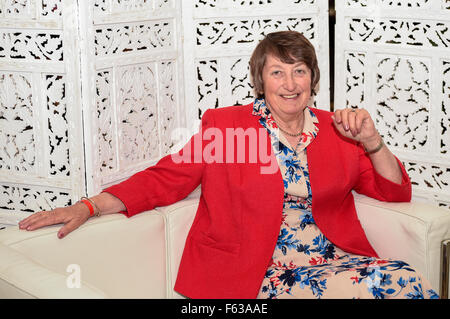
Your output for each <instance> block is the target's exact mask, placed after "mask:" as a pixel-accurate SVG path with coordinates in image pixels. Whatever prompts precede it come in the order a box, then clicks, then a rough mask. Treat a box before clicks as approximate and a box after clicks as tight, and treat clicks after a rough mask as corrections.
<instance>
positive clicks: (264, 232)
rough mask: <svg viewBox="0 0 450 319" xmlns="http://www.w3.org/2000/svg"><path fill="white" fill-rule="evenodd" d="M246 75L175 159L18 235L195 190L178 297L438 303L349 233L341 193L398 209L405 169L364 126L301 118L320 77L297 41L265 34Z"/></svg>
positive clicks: (358, 232)
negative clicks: (246, 90)
mask: <svg viewBox="0 0 450 319" xmlns="http://www.w3.org/2000/svg"><path fill="white" fill-rule="evenodd" d="M250 71H251V76H252V80H253V83H254V87H255V93H256V94H257V99H256V100H255V101H254V103H252V104H250V105H245V106H233V107H225V108H220V109H215V110H208V111H207V112H205V114H204V116H203V118H202V127H201V130H200V131H199V132H198V133H197V134H196V135H194V136H193V137H192V139H191V141H190V142H189V143H188V144H187V145H186V146H185V147H184V148H183V149H182V150H181V151H180V152H179V153H177V154H172V155H169V156H166V157H164V158H162V159H161V160H160V161H159V162H158V163H157V164H156V165H155V166H152V167H149V168H148V169H146V170H144V171H141V172H139V173H137V174H135V175H133V176H132V177H130V178H129V179H128V180H126V181H124V182H122V183H120V184H117V185H115V186H112V187H110V188H108V189H106V190H104V191H103V192H102V193H101V194H99V195H97V196H94V197H92V198H85V199H83V200H82V201H80V202H78V203H76V204H75V205H73V206H70V207H65V208H57V209H54V210H52V211H51V212H39V213H36V214H33V215H31V216H30V217H28V218H26V219H24V220H23V221H21V222H20V223H19V226H20V228H22V229H26V230H33V229H36V228H39V227H42V226H45V225H49V224H55V223H64V226H63V227H62V228H61V229H60V231H59V232H58V237H60V238H62V237H64V236H66V235H67V234H68V233H69V232H71V231H73V230H74V229H76V228H77V227H78V226H79V225H81V224H82V223H84V222H85V221H86V220H87V219H88V218H89V217H90V215H94V214H95V215H104V214H109V213H116V212H122V213H124V214H126V215H127V216H133V215H135V214H137V213H139V212H142V211H144V210H150V209H153V208H154V207H156V206H165V205H169V204H172V203H174V202H176V201H178V200H181V199H183V198H185V197H186V196H187V195H188V194H189V193H190V192H192V191H193V190H194V189H195V188H196V187H197V186H198V185H200V184H201V197H200V201H199V207H198V210H197V214H196V217H195V219H194V222H193V224H192V227H191V230H190V232H189V235H188V237H187V240H186V245H185V248H184V252H183V256H182V260H181V263H180V268H179V272H178V277H177V281H176V284H175V290H176V291H178V292H179V293H181V294H183V295H185V296H187V297H191V298H256V297H258V298H326V297H328V298H385V297H386V298H394V297H396V298H417V297H420V298H422V297H424V298H434V297H437V295H436V293H435V292H434V291H433V290H432V289H431V288H430V284H429V283H428V281H427V280H426V279H424V278H423V277H422V276H421V275H420V274H418V273H417V272H416V271H415V270H414V269H413V268H411V267H410V266H409V265H407V264H406V263H404V262H401V261H393V260H385V259H379V258H378V256H377V253H376V252H375V251H374V249H373V248H372V247H371V245H370V243H369V242H368V240H367V238H366V236H365V234H364V231H363V229H362V227H361V225H360V223H359V221H358V217H357V214H356V211H355V206H354V200H353V196H352V190H355V191H356V192H359V193H362V194H366V195H368V196H371V197H374V198H377V199H379V200H385V201H409V200H410V198H411V183H410V181H409V178H408V176H407V174H406V172H405V169H404V168H403V166H402V164H401V162H400V161H398V159H397V158H396V157H395V156H394V155H393V154H392V153H391V152H390V151H389V149H388V148H387V147H386V145H385V144H384V143H383V141H382V139H381V136H380V135H379V134H378V132H377V130H376V129H375V126H374V123H373V121H372V119H371V117H370V115H369V113H368V112H367V111H366V110H363V109H358V110H352V109H344V110H338V111H336V112H334V114H333V113H331V112H326V111H321V110H318V109H313V108H310V107H308V103H309V101H310V97H311V94H312V93H313V92H314V89H315V87H316V86H317V83H318V82H319V77H320V72H319V69H318V67H317V60H316V55H315V51H314V48H313V46H312V45H311V43H310V42H309V41H308V40H307V39H306V38H305V37H304V36H302V35H301V34H300V33H298V32H294V31H284V32H276V33H272V34H269V35H267V36H266V37H265V38H264V39H263V40H262V41H261V42H260V43H259V44H258V46H257V47H256V49H255V51H254V53H253V55H252V57H251V60H250ZM242 145H244V146H245V147H244V148H243V149H242V147H241V146H242ZM240 152H241V153H240ZM242 152H243V153H242ZM268 159H269V160H270V163H269V161H268ZM271 163H272V164H273V163H275V165H271ZM273 166H274V167H275V169H271V167H272V168H273ZM115 235H116V234H111V236H115ZM121 235H122V236H123V235H126V234H121Z"/></svg>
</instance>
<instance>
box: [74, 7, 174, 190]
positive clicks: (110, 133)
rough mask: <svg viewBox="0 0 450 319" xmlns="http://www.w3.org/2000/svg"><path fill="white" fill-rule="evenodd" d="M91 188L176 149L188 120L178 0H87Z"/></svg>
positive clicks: (84, 14) (85, 70)
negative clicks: (174, 136) (176, 136)
mask: <svg viewBox="0 0 450 319" xmlns="http://www.w3.org/2000/svg"><path fill="white" fill-rule="evenodd" d="M80 14H81V16H82V17H86V19H85V21H84V23H82V25H81V28H82V31H81V32H82V34H84V35H85V37H86V39H87V40H86V43H85V46H84V47H83V52H82V59H84V62H85V63H83V65H84V66H85V68H83V70H82V71H83V73H84V77H83V87H85V88H86V93H84V94H85V95H84V98H85V108H86V115H85V121H86V123H89V124H88V126H87V127H86V130H87V131H86V136H87V138H86V141H85V143H86V148H87V149H88V150H90V152H87V155H86V156H87V161H86V170H87V175H88V176H90V177H91V178H89V179H88V180H87V182H88V183H87V188H88V193H90V194H95V193H98V192H99V191H101V189H103V188H105V187H106V186H109V185H111V184H115V183H117V182H119V181H121V180H122V179H125V178H127V177H129V176H130V175H131V174H133V173H134V172H137V171H139V170H142V169H144V168H145V167H147V166H150V165H152V164H154V163H155V162H156V161H157V160H158V159H159V158H161V157H162V156H163V155H166V154H168V153H169V152H170V151H171V147H172V141H171V129H172V128H174V127H179V126H181V121H182V120H183V119H182V116H181V115H180V114H181V113H180V112H181V109H180V106H181V105H182V104H181V102H182V99H181V98H180V96H182V95H181V93H182V83H180V80H179V78H180V77H179V76H178V74H181V73H182V67H183V64H182V54H181V44H182V43H181V40H182V38H181V20H180V18H181V6H180V1H175V0H157V1H150V0H129V1H124V0H112V1H106V0H103V1H102V0H95V1H92V2H91V1H86V2H83V3H80Z"/></svg>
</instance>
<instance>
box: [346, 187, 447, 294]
mask: <svg viewBox="0 0 450 319" xmlns="http://www.w3.org/2000/svg"><path fill="white" fill-rule="evenodd" d="M354 195H355V205H356V210H357V213H358V217H359V219H360V222H361V225H362V227H363V228H364V230H365V232H366V235H367V238H368V240H369V242H370V243H371V244H372V246H373V248H374V249H375V251H376V252H377V253H378V255H379V256H380V257H381V258H392V259H396V260H403V261H405V262H407V263H409V264H410V265H411V266H413V267H415V268H416V269H417V270H418V271H419V272H421V273H422V274H423V275H424V276H425V277H426V278H427V279H428V280H429V281H430V283H431V285H432V287H433V289H435V290H436V291H440V290H441V289H440V277H441V244H442V242H443V241H444V240H445V239H448V238H450V213H449V212H447V211H446V210H444V209H442V208H438V207H435V206H431V205H429V204H425V203H418V202H411V203H386V202H381V201H378V200H375V199H372V198H369V197H366V196H363V195H360V194H356V193H355V194H354ZM447 285H448V283H447Z"/></svg>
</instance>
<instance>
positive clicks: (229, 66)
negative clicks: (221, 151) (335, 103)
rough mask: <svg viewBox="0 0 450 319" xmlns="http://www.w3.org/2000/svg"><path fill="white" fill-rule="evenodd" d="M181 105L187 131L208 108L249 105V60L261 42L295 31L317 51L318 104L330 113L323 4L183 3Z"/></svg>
mask: <svg viewBox="0 0 450 319" xmlns="http://www.w3.org/2000/svg"><path fill="white" fill-rule="evenodd" d="M182 12H183V25H184V32H185V34H184V40H185V41H184V64H185V69H184V70H185V74H184V79H185V89H186V96H185V105H186V111H187V112H188V113H187V119H188V123H190V125H191V127H190V129H191V130H195V129H196V128H197V127H198V126H197V125H198V124H197V121H198V119H199V118H200V117H201V115H202V114H203V112H204V111H205V110H207V109H208V108H217V107H223V106H229V105H235V104H247V103H250V102H252V101H253V90H252V87H251V85H250V78H249V68H248V62H249V59H250V55H251V52H252V51H253V49H254V48H255V46H256V45H257V44H258V42H259V40H261V39H262V38H263V36H264V35H265V34H267V33H270V32H273V31H276V30H288V29H289V30H296V31H299V32H302V33H304V34H305V35H306V37H307V38H308V39H309V40H311V42H312V43H313V44H314V46H315V48H316V53H317V55H318V60H319V67H320V71H321V79H320V83H319V85H320V90H319V93H318V95H317V96H316V97H315V103H316V106H317V107H319V108H322V109H327V110H328V109H329V106H330V99H329V94H330V93H329V63H328V62H329V48H328V1H327V0H283V1H280V0H260V1H254V0H220V1H219V0H193V1H183V8H182Z"/></svg>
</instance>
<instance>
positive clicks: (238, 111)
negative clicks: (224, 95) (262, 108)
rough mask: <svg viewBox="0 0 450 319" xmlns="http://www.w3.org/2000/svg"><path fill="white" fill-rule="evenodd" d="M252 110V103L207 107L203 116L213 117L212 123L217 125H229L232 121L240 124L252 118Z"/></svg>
mask: <svg viewBox="0 0 450 319" xmlns="http://www.w3.org/2000/svg"><path fill="white" fill-rule="evenodd" d="M252 110H253V103H250V104H246V105H232V106H224V107H219V108H216V109H208V110H207V111H206V112H205V113H204V115H203V116H204V117H211V118H213V119H214V123H215V124H216V125H217V126H221V125H224V126H229V125H230V124H232V123H234V124H237V123H239V124H241V123H246V122H248V121H251V120H252V119H253V118H254V116H252Z"/></svg>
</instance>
